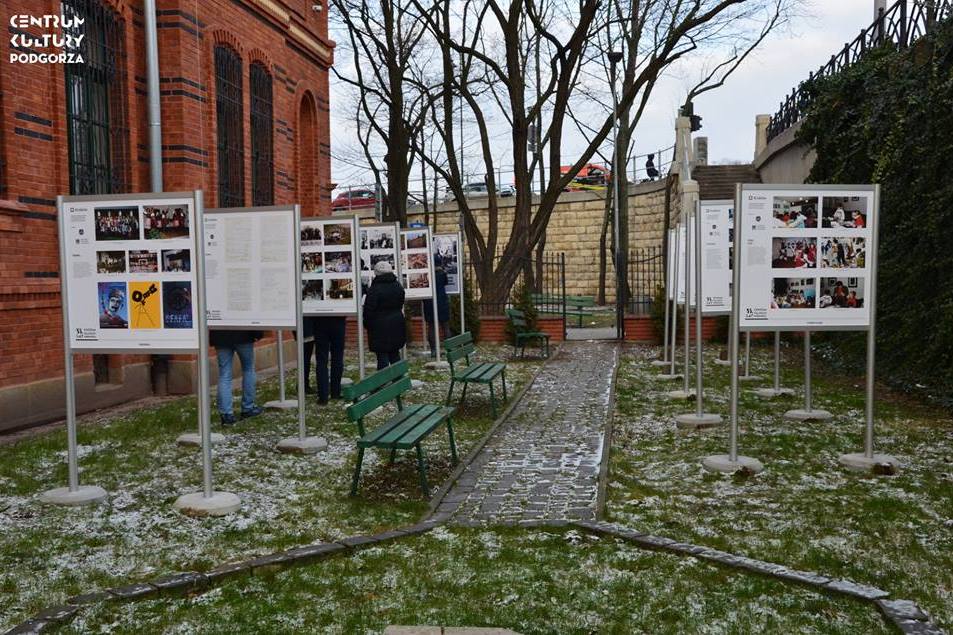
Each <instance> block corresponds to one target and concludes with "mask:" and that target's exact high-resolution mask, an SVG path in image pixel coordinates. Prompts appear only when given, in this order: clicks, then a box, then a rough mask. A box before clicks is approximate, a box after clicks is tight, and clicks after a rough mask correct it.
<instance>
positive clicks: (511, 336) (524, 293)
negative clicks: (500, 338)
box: [506, 282, 539, 343]
mask: <svg viewBox="0 0 953 635" xmlns="http://www.w3.org/2000/svg"><path fill="white" fill-rule="evenodd" d="M510 305H512V307H513V308H514V309H519V310H520V311H522V312H523V313H524V314H525V315H526V328H527V330H530V331H535V330H537V328H536V321H537V319H538V317H539V315H538V314H537V312H536V305H535V304H533V289H532V288H531V287H529V286H528V285H526V284H523V283H522V282H521V283H519V284H517V285H516V286H515V287H513V288H512V289H511V290H510ZM506 337H507V339H508V340H509V341H510V342H511V343H515V342H516V331H514V330H513V325H512V324H511V323H510V322H509V321H508V320H507V322H506Z"/></svg>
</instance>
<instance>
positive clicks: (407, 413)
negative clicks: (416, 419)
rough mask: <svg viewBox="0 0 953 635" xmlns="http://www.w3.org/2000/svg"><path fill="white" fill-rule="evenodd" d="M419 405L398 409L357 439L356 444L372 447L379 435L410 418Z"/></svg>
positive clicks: (415, 412)
mask: <svg viewBox="0 0 953 635" xmlns="http://www.w3.org/2000/svg"><path fill="white" fill-rule="evenodd" d="M420 408H421V406H419V405H414V406H408V407H407V408H404V409H403V410H401V411H399V412H398V413H397V414H395V415H394V416H393V417H391V418H390V419H388V420H387V421H385V422H384V423H383V424H382V425H381V426H379V427H377V428H374V429H373V430H371V431H370V432H368V433H367V434H365V435H364V436H363V437H361V438H360V439H358V444H359V445H362V446H363V447H374V446H375V445H377V444H378V443H379V442H380V439H381V437H383V436H384V435H385V434H387V433H388V432H390V431H391V430H393V429H394V428H395V427H397V426H398V425H400V424H402V423H404V422H405V421H407V420H408V419H410V418H412V417H413V416H414V415H415V414H417V411H418V410H420Z"/></svg>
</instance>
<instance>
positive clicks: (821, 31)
mask: <svg viewBox="0 0 953 635" xmlns="http://www.w3.org/2000/svg"><path fill="white" fill-rule="evenodd" d="M803 5H804V7H805V8H804V10H805V11H806V12H808V13H809V15H807V16H805V17H801V18H799V19H797V21H796V22H794V23H793V24H792V25H790V26H789V27H787V28H786V29H785V30H784V31H783V32H778V33H775V34H773V35H772V36H771V38H770V39H769V40H767V41H766V42H764V43H762V45H761V47H760V48H759V49H758V50H757V51H755V52H754V53H752V55H751V56H749V57H748V59H747V60H745V63H744V64H743V66H741V67H740V68H739V69H738V70H737V71H735V73H734V74H733V75H732V76H731V77H730V78H729V79H728V81H727V82H726V83H725V85H724V86H722V87H720V88H718V89H716V90H714V91H711V92H708V93H706V94H704V95H702V96H700V97H698V98H697V99H696V101H695V113H696V114H698V115H701V117H702V126H703V127H702V130H701V131H700V132H699V133H698V135H701V136H706V137H708V148H709V149H708V154H709V162H711V163H723V162H750V161H751V160H752V158H753V155H754V131H755V128H754V122H755V116H756V115H759V114H773V113H774V112H775V111H776V110H777V109H778V107H779V105H780V103H781V101H783V99H784V97H785V96H786V95H787V94H789V93H790V92H791V90H792V89H793V88H794V87H795V86H797V85H798V83H799V82H801V81H803V80H805V79H807V77H808V74H809V73H810V72H812V71H815V70H817V69H818V68H820V66H822V65H823V64H825V63H826V62H827V61H828V60H829V59H830V57H831V55H833V54H834V53H835V52H837V51H839V50H840V49H842V48H843V46H844V44H845V43H846V42H849V41H851V40H853V39H854V38H855V37H856V36H857V35H858V34H859V33H860V30H861V29H862V28H864V27H866V26H868V25H869V24H870V23H871V22H872V21H873V15H874V0H805V1H804V2H803ZM339 61H340V62H344V60H342V59H341V58H340V57H339ZM699 72H700V69H692V68H685V69H682V72H681V74H682V76H681V77H669V78H666V79H665V80H664V81H661V82H659V84H658V85H657V87H656V88H655V91H654V92H653V95H652V100H651V102H650V104H649V106H648V108H647V109H646V112H645V114H644V115H643V119H642V122H641V123H640V125H639V127H638V129H637V130H636V134H635V154H637V155H643V154H646V153H648V152H655V151H656V150H657V149H660V148H667V147H669V146H671V145H672V143H673V139H674V126H675V117H676V110H677V108H678V106H679V105H680V104H681V103H682V102H683V101H684V98H685V94H686V92H687V90H688V85H689V84H691V83H693V82H691V81H690V80H691V79H693V78H694V77H695V76H696V75H697V74H698V73H699ZM342 89H343V87H342V86H341V85H340V83H339V82H338V81H337V80H335V78H334V75H333V74H332V76H331V149H332V161H331V172H332V179H333V180H334V181H335V182H337V183H338V184H339V185H341V186H346V185H347V184H349V183H350V184H355V185H356V184H359V183H358V182H360V181H365V182H369V181H370V180H371V177H370V171H369V170H362V169H360V168H357V167H355V166H354V165H353V164H347V163H345V162H343V161H341V160H338V159H336V158H334V157H336V156H340V154H341V153H342V152H341V151H343V150H344V149H345V148H348V147H350V148H353V147H354V136H353V131H352V130H351V128H350V126H349V125H348V123H347V121H346V120H347V118H348V113H347V112H345V111H344V108H345V105H346V103H347V100H345V99H343V93H342V92H339V91H342ZM337 96H341V97H342V98H336V97H337ZM585 145H586V144H585V143H584V140H583V139H582V137H581V136H578V135H570V136H569V137H567V138H566V140H565V142H564V152H563V155H564V156H567V155H569V156H571V155H572V153H573V152H574V151H575V152H578V151H581V150H582V149H583V148H584V147H585ZM504 156H505V152H504ZM639 162H640V164H641V163H644V161H643V160H641V159H640V160H639ZM640 167H641V165H640ZM504 180H505V179H504ZM411 189H412V190H413V189H414V186H413V185H411Z"/></svg>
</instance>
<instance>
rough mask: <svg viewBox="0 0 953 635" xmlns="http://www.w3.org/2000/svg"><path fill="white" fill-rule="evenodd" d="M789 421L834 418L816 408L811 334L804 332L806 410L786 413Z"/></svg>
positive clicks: (785, 415)
mask: <svg viewBox="0 0 953 635" xmlns="http://www.w3.org/2000/svg"><path fill="white" fill-rule="evenodd" d="M784 418H785V419H787V420H789V421H829V420H830V419H833V418H834V415H832V414H831V413H830V412H828V411H827V410H816V409H815V408H814V394H813V390H812V386H811V332H810V331H804V408H795V409H794V410H788V411H787V412H785V413H784Z"/></svg>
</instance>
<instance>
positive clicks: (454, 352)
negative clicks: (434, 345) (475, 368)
mask: <svg viewBox="0 0 953 635" xmlns="http://www.w3.org/2000/svg"><path fill="white" fill-rule="evenodd" d="M474 353H476V346H474V345H473V344H467V345H465V346H462V347H460V348H455V349H448V350H447V361H448V362H450V363H453V362H455V361H457V360H460V359H465V358H466V356H467V355H473V354H474Z"/></svg>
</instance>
